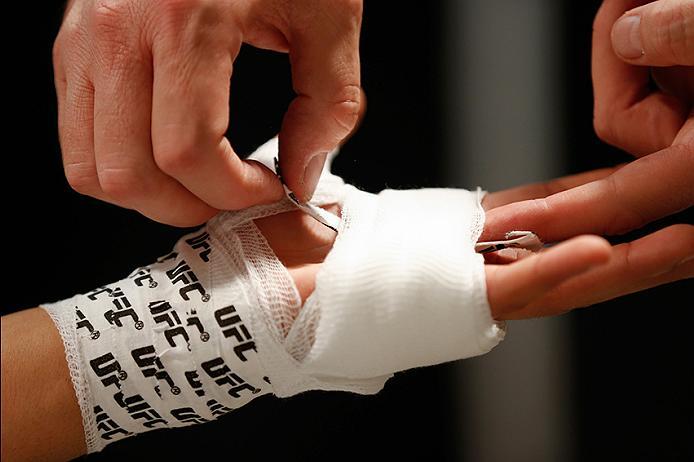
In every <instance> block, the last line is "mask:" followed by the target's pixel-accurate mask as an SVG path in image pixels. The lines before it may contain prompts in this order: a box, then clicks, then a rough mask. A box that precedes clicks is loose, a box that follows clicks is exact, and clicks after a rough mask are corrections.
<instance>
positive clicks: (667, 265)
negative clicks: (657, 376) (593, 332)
mask: <svg viewBox="0 0 694 462" xmlns="http://www.w3.org/2000/svg"><path fill="white" fill-rule="evenodd" d="M692 277H694V226H691V225H674V226H670V227H668V228H665V229H662V230H660V231H657V232H655V233H653V234H650V235H648V236H646V237H643V238H641V239H638V240H636V241H633V242H631V243H627V244H620V245H617V246H615V247H614V250H613V252H612V255H611V257H610V261H609V262H608V263H606V264H605V265H602V266H600V267H596V268H593V269H591V270H590V271H587V272H586V273H584V274H581V275H579V276H577V277H575V278H572V279H571V280H569V281H566V282H565V283H563V284H561V285H560V286H558V287H556V288H555V289H553V290H552V291H550V292H548V293H547V294H546V295H544V296H543V297H541V298H540V299H538V300H536V301H534V302H532V303H531V304H530V305H529V306H527V307H525V308H524V309H522V310H520V311H517V312H515V313H513V314H512V316H511V317H512V318H526V317H535V316H543V315H547V314H556V313H557V312H560V311H567V310H570V309H573V308H577V307H584V306H588V305H592V304H595V303H599V302H602V301H605V300H610V299H613V298H616V297H619V296H623V295H627V294H630V293H634V292H638V291H641V290H645V289H649V288H651V287H656V286H659V285H662V284H666V283H669V282H674V281H678V280H681V279H690V278H692Z"/></svg>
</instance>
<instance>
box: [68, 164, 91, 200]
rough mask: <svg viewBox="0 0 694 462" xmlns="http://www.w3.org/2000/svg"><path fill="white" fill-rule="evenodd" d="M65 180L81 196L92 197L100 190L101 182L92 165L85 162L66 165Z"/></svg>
mask: <svg viewBox="0 0 694 462" xmlns="http://www.w3.org/2000/svg"><path fill="white" fill-rule="evenodd" d="M63 168H64V172H65V179H66V180H67V182H68V184H69V185H70V187H71V188H72V189H73V190H75V191H77V192H78V193H80V194H85V195H92V194H94V193H95V192H96V191H97V190H98V189H99V180H98V179H97V177H96V173H95V171H94V168H93V166H92V165H87V164H86V163H83V162H75V163H66V164H65V165H64V167H63Z"/></svg>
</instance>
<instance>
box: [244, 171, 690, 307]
mask: <svg viewBox="0 0 694 462" xmlns="http://www.w3.org/2000/svg"><path fill="white" fill-rule="evenodd" d="M611 172H612V169H605V170H599V171H596V172H589V173H586V174H582V175H577V176H573V177H567V178H563V179H560V180H556V181H553V182H550V183H547V184H538V185H529V186H524V187H521V188H515V189H511V190H507V191H502V192H497V193H492V194H489V195H488V196H487V197H486V198H485V200H484V202H483V206H484V207H485V209H486V210H487V211H488V215H487V216H488V222H490V226H491V228H489V227H488V231H487V232H486V234H488V235H489V230H490V229H491V230H495V229H496V227H497V225H499V224H502V223H503V226H510V227H505V228H503V231H504V232H505V231H508V230H509V229H518V228H514V227H513V222H512V221H511V220H508V219H507V220H506V223H504V222H503V218H507V217H506V212H505V210H509V209H508V207H512V206H513V205H509V204H510V203H512V202H514V201H523V200H526V199H533V198H539V197H544V196H547V195H550V194H553V193H555V192H557V191H559V190H565V189H569V188H571V187H574V186H576V185H581V184H586V183H589V182H591V181H593V180H598V179H603V178H605V177H607V176H608V175H609V174H610V173H611ZM521 204H524V203H523V202H521ZM329 209H330V210H331V211H332V212H333V213H335V212H336V211H337V207H336V206H332V207H331V208H329ZM511 210H512V209H511ZM511 216H512V215H511ZM256 224H257V225H258V227H259V228H260V230H261V231H262V232H263V234H264V236H265V238H266V239H267V241H268V243H269V244H270V246H271V247H272V249H273V250H274V252H275V254H276V255H277V257H278V258H279V259H280V261H282V263H283V264H284V265H285V266H286V267H287V268H288V270H289V273H290V274H291V276H292V277H293V279H294V281H295V283H296V284H297V288H298V290H299V293H300V295H301V297H302V299H303V300H304V301H305V300H306V298H307V297H308V296H309V295H310V294H311V292H312V291H313V289H314V285H315V277H316V274H317V273H318V271H319V269H320V265H321V263H322V262H323V260H324V259H325V257H326V255H327V254H328V252H329V251H330V249H331V248H332V245H333V241H334V239H335V236H336V235H335V233H334V232H333V231H331V230H329V229H327V228H326V227H325V226H323V225H321V224H319V223H318V222H317V221H315V220H314V219H313V218H311V217H309V216H307V215H306V214H304V213H303V212H299V211H296V212H288V213H284V214H280V215H275V216H272V217H267V218H262V219H258V220H256ZM523 229H528V228H523ZM530 229H533V228H530ZM539 231H540V234H541V235H542V234H543V231H545V229H544V228H543V229H540V230H539ZM501 234H503V233H501ZM686 257H690V258H691V257H694V226H685V225H678V226H674V227H671V228H668V229H666V230H663V231H661V232H659V233H656V234H655V235H653V236H649V237H647V238H644V239H642V240H639V241H636V242H635V243H632V245H631V246H629V245H618V246H615V247H611V246H610V245H609V244H608V243H607V242H606V241H605V240H604V239H602V238H599V237H596V236H580V237H577V238H574V239H570V240H569V241H567V242H565V243H562V244H559V245H557V246H554V247H552V248H550V249H548V250H546V251H544V252H541V253H539V254H535V255H532V256H529V257H527V258H523V259H520V260H519V261H515V262H513V263H510V264H505V265H501V264H491V263H490V264H487V265H486V266H485V269H486V274H487V295H488V299H489V304H490V307H491V310H492V316H493V317H494V318H495V319H498V320H503V319H520V318H530V317H538V316H550V315H555V314H560V313H564V312H566V311H568V310H570V309H573V308H577V307H581V306H587V305H590V304H593V303H597V302H600V301H603V300H607V299H610V298H615V297H618V296H621V295H626V294H628V293H631V292H634V291H637V290H643V289H646V288H648V287H653V286H656V285H660V284H664V283H666V282H670V281H674V280H678V279H682V278H685V277H692V276H694V260H690V261H688V262H686V263H685V262H682V260H684V259H685V258H686ZM500 260H501V259H500ZM490 261H492V260H491V259H490ZM497 263H498V262H497ZM679 263H681V264H680V265H679V266H678V264H679Z"/></svg>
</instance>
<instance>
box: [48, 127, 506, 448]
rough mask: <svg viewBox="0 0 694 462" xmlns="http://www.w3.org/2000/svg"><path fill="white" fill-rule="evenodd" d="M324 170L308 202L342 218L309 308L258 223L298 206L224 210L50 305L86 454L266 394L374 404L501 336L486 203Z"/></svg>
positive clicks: (273, 150)
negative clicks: (379, 185) (167, 247)
mask: <svg viewBox="0 0 694 462" xmlns="http://www.w3.org/2000/svg"><path fill="white" fill-rule="evenodd" d="M276 155H277V140H276V139H273V140H270V141H269V142H268V143H266V144H265V145H263V146H261V148H259V149H258V151H256V153H254V154H253V155H252V156H251V159H254V160H257V161H260V162H262V163H264V164H265V165H267V166H268V167H270V168H274V163H273V159H274V157H275V156H276ZM328 169H329V165H326V169H325V170H324V172H323V176H322V177H321V180H320V182H319V185H318V188H317V190H316V193H315V194H314V197H313V199H312V203H313V204H314V205H328V204H339V205H340V208H341V218H342V219H341V222H340V225H339V227H338V235H337V239H336V241H335V244H334V247H333V249H332V250H331V251H330V253H329V254H328V256H327V258H326V260H325V262H324V263H323V265H322V267H321V269H320V270H319V272H318V275H317V279H316V287H315V290H314V292H313V294H312V295H311V296H310V297H309V298H308V299H307V301H306V303H305V304H304V306H303V307H302V306H301V299H300V297H299V293H298V291H297V289H296V286H295V285H294V282H293V280H292V279H291V277H290V275H289V273H288V271H287V270H286V268H285V267H284V266H283V265H282V264H281V262H280V261H279V260H278V259H277V257H276V256H275V255H274V253H273V252H272V249H271V248H270V247H269V245H268V243H267V241H266V240H265V238H264V237H263V236H262V234H261V233H260V231H259V230H258V228H257V227H256V226H255V223H254V221H253V220H254V219H257V218H261V217H266V216H270V215H275V214H278V213H283V212H287V211H291V210H296V206H295V205H294V204H293V203H292V202H291V201H290V200H289V199H288V198H285V199H283V200H282V201H280V202H278V203H275V204H272V205H267V206H256V207H252V208H249V209H246V210H243V211H239V212H224V213H220V214H219V215H218V216H217V217H215V218H214V219H212V220H211V221H210V222H209V223H208V224H207V226H206V227H205V228H204V229H202V230H200V231H197V232H195V233H192V234H190V235H188V236H184V237H183V238H181V240H179V242H178V243H177V244H176V246H175V248H174V252H172V253H171V254H169V255H167V256H165V257H162V258H160V259H159V260H158V261H157V262H156V263H154V264H152V265H149V266H146V267H142V268H138V269H136V270H135V271H134V272H133V273H132V274H131V275H130V276H128V277H127V278H125V279H123V280H121V281H118V282H116V283H113V284H109V285H106V286H104V287H101V288H98V289H96V290H94V291H92V292H90V293H88V294H85V295H77V296H75V297H73V298H71V299H68V300H63V301H60V302H57V303H52V304H46V305H43V306H44V308H45V309H46V310H47V311H48V313H49V314H50V315H51V317H52V319H53V320H54V322H55V324H56V326H57V327H58V330H59V331H60V334H61V336H62V338H63V343H64V345H65V350H66V356H67V361H68V366H69V369H70V375H71V377H72V381H73V385H74V387H75V391H76V395H77V400H78V403H79V405H80V409H81V412H82V417H83V425H84V430H85V439H86V442H87V447H88V450H89V452H94V451H98V450H100V449H102V448H103V447H104V446H105V445H106V444H108V443H109V442H111V441H116V440H118V439H121V438H124V437H127V436H130V435H132V434H136V433H142V432H145V431H148V430H152V429H156V428H161V427H167V426H172V427H178V426H185V425H191V424H195V423H202V422H205V421H208V420H211V419H216V418H217V417H218V416H220V415H222V414H224V413H226V412H229V411H231V410H233V409H234V408H237V407H240V406H242V405H244V404H246V403H247V402H249V401H251V400H252V399H253V398H255V397H256V396H260V395H262V394H265V393H273V394H275V395H277V396H281V397H284V396H291V395H294V394H297V393H300V392H303V391H307V390H317V389H322V390H344V391H352V392H356V393H363V394H372V393H376V392H378V391H379V390H380V389H381V388H382V387H383V385H384V383H385V381H386V380H387V379H388V378H389V377H391V376H392V374H393V373H394V372H397V371H401V370H405V369H409V368H412V367H418V366H427V365H431V364H437V363H441V362H445V361H451V360H456V359H461V358H465V357H470V356H475V355H479V354H483V353H485V352H487V351H489V350H490V349H491V348H493V347H494V346H495V345H496V344H498V342H500V341H501V340H502V339H503V335H504V330H503V326H502V325H500V324H499V323H497V322H495V321H494V320H493V319H492V318H491V315H490V310H489V306H488V303H487V298H486V285H485V273H484V261H483V258H482V256H481V255H479V254H477V253H475V251H474V244H475V242H476V241H477V238H478V237H479V235H480V233H481V231H482V227H483V221H484V212H483V210H482V208H481V206H480V201H481V199H482V196H483V193H482V192H480V191H475V192H470V191H465V190H454V189H423V190H411V191H393V190H386V191H383V192H381V193H380V194H378V195H374V194H369V193H366V192H363V191H359V190H358V189H356V188H354V187H352V186H350V185H345V184H344V182H343V181H342V180H341V179H340V178H339V177H337V176H335V175H332V174H331V173H330V172H329V170H328Z"/></svg>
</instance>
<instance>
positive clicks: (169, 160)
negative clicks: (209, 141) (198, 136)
mask: <svg viewBox="0 0 694 462" xmlns="http://www.w3.org/2000/svg"><path fill="white" fill-rule="evenodd" d="M196 157H197V156H196V143H195V141H194V139H193V138H192V137H190V138H186V137H181V136H179V137H171V138H170V139H169V140H168V141H167V142H165V143H162V142H160V143H157V144H156V145H155V146H154V162H155V163H156V164H157V166H158V167H159V168H160V169H161V171H163V172H164V173H166V174H168V175H171V176H177V175H180V174H183V173H186V172H189V171H190V170H191V169H193V168H194V166H195V164H196Z"/></svg>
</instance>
